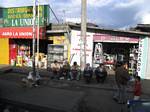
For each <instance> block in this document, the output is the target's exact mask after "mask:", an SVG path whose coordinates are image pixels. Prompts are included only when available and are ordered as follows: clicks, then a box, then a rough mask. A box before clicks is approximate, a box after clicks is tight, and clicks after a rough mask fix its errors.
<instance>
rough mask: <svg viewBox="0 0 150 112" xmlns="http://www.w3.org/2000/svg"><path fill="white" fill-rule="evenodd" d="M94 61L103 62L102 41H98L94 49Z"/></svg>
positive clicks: (96, 62)
mask: <svg viewBox="0 0 150 112" xmlns="http://www.w3.org/2000/svg"><path fill="white" fill-rule="evenodd" d="M94 63H95V64H99V63H103V46H102V43H97V44H96V45H95V50H94Z"/></svg>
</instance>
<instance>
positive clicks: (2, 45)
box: [0, 38, 9, 64]
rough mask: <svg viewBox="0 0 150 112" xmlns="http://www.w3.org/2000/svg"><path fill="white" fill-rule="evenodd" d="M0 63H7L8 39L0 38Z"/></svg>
mask: <svg viewBox="0 0 150 112" xmlns="http://www.w3.org/2000/svg"><path fill="white" fill-rule="evenodd" d="M0 64H9V39H8V38H0Z"/></svg>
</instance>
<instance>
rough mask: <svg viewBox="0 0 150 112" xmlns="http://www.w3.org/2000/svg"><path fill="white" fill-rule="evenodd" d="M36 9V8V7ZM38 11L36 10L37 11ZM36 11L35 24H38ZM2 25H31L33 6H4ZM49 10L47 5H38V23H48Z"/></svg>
mask: <svg viewBox="0 0 150 112" xmlns="http://www.w3.org/2000/svg"><path fill="white" fill-rule="evenodd" d="M37 9H38V8H37ZM37 12H38V11H37ZM37 12H36V24H38V19H37ZM3 19H4V27H24V26H32V25H33V20H32V19H33V7H32V6H28V7H16V8H6V9H4V12H3ZM48 20H49V11H48V6H47V5H42V6H40V7H39V25H40V26H44V25H46V24H48Z"/></svg>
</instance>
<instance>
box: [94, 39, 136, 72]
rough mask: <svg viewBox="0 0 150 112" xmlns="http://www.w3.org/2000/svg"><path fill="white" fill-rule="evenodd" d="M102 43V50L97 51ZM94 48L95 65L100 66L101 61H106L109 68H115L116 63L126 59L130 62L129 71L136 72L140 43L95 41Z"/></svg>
mask: <svg viewBox="0 0 150 112" xmlns="http://www.w3.org/2000/svg"><path fill="white" fill-rule="evenodd" d="M100 44H101V47H100V49H101V50H100V51H101V52H96V51H97V50H96V49H97V45H100ZM93 48H94V49H93V67H96V66H98V64H99V63H104V64H105V66H106V67H107V68H108V70H113V69H114V68H115V66H116V63H118V62H124V61H125V62H127V63H128V67H129V73H130V74H132V75H135V74H136V67H137V60H138V43H110V42H94V47H93ZM98 53H99V55H98ZM99 60H101V61H99Z"/></svg>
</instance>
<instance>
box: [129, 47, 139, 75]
mask: <svg viewBox="0 0 150 112" xmlns="http://www.w3.org/2000/svg"><path fill="white" fill-rule="evenodd" d="M137 60H138V46H133V48H131V49H130V59H129V74H131V75H136V69H137Z"/></svg>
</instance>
